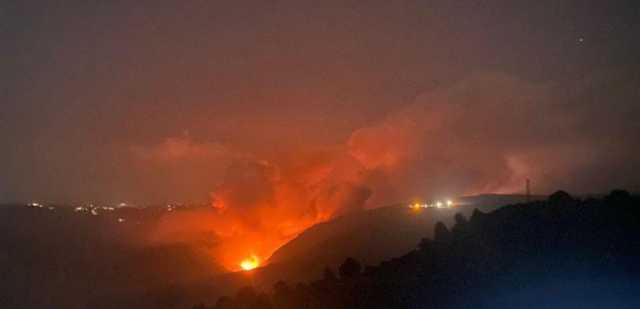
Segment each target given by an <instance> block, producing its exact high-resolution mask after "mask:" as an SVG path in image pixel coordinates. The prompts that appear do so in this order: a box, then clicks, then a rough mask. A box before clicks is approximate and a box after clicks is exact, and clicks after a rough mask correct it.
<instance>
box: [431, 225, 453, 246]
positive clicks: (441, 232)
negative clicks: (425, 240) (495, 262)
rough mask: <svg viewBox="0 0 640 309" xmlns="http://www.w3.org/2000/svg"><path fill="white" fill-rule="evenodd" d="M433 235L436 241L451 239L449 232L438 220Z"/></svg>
mask: <svg viewBox="0 0 640 309" xmlns="http://www.w3.org/2000/svg"><path fill="white" fill-rule="evenodd" d="M433 237H434V239H435V240H436V241H438V242H447V241H449V240H451V232H450V231H449V229H448V228H447V226H446V225H444V223H442V222H440V221H439V222H438V223H436V226H435V228H434V233H433Z"/></svg>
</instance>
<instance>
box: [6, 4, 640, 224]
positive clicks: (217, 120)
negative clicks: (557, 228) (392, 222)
mask: <svg viewBox="0 0 640 309" xmlns="http://www.w3.org/2000/svg"><path fill="white" fill-rule="evenodd" d="M0 39H1V41H2V43H1V45H0V50H1V52H2V53H1V55H2V57H1V58H0V87H1V88H0V146H1V149H2V151H0V171H1V172H0V202H27V201H32V200H36V201H45V202H60V203H76V202H89V201H95V202H108V203H114V202H121V201H127V202H137V203H165V202H174V201H183V202H192V201H197V202H206V203H209V202H213V204H214V206H216V207H221V208H238V209H249V208H254V207H267V208H268V207H276V208H278V207H280V208H283V207H284V208H287V209H288V210H287V212H286V214H283V215H282V216H283V218H284V217H288V218H290V216H291V215H292V214H295V216H294V218H299V217H308V216H312V217H314V218H321V217H323V216H331V215H334V214H336V213H338V212H340V211H342V210H343V209H345V207H356V208H358V207H375V206H380V205H383V204H385V203H391V202H398V201H404V200H409V199H413V198H426V197H430V196H436V195H444V194H448V195H459V194H474V193H482V192H521V191H522V190H523V187H524V179H525V178H530V179H531V181H532V188H533V191H534V193H549V192H551V191H554V190H556V189H565V190H568V191H570V192H573V193H597V192H605V191H609V190H610V189H612V188H614V187H622V188H626V189H630V190H639V189H640V172H639V171H640V156H638V150H640V149H639V148H640V147H639V145H640V120H639V119H640V118H639V117H640V56H639V55H640V5H639V4H638V1H602V0H597V1H586V0H584V1H558V0H553V1H547V0H540V1H519V0H515V1H449V0H447V1H386V0H385V1H254V2H246V1H160V0H154V1H146V0H140V1H3V2H2V4H0ZM289 211H291V212H289ZM310 213H312V215H310Z"/></svg>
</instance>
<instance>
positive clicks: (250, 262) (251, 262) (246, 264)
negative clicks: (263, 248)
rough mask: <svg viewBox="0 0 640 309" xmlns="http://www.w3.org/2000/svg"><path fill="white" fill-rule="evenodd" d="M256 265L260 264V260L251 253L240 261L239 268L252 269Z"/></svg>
mask: <svg viewBox="0 0 640 309" xmlns="http://www.w3.org/2000/svg"><path fill="white" fill-rule="evenodd" d="M258 266H260V261H259V260H258V257H256V256H255V255H252V256H250V257H248V258H246V259H244V260H242V262H240V268H242V270H244V271H249V270H252V269H254V268H257V267H258Z"/></svg>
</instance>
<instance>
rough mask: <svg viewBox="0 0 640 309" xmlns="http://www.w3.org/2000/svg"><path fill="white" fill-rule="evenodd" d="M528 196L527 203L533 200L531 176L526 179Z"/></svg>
mask: <svg viewBox="0 0 640 309" xmlns="http://www.w3.org/2000/svg"><path fill="white" fill-rule="evenodd" d="M525 186H526V196H527V203H528V202H530V201H531V184H530V181H529V178H527V179H526V183H525Z"/></svg>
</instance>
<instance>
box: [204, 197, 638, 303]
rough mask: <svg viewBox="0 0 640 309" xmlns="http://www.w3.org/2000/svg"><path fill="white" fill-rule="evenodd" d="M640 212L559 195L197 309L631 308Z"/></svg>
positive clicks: (625, 202) (632, 201) (631, 205)
mask: <svg viewBox="0 0 640 309" xmlns="http://www.w3.org/2000/svg"><path fill="white" fill-rule="evenodd" d="M639 206H640V205H638V198H637V197H635V196H631V195H629V194H628V193H627V192H626V191H619V190H616V191H613V192H611V194H609V195H608V196H606V197H604V198H602V199H585V200H578V199H574V198H572V197H571V196H570V195H569V194H567V193H565V192H562V191H559V192H557V193H555V194H553V195H552V196H550V197H549V199H548V200H546V201H538V202H531V203H526V204H517V205H511V206H507V207H504V208H501V209H499V210H496V211H493V212H491V213H488V214H485V213H482V212H480V211H478V210H476V211H474V213H473V215H472V216H471V217H470V218H468V219H467V218H465V217H464V216H462V215H457V216H456V218H455V221H456V223H455V224H454V225H453V227H452V228H451V229H449V228H447V226H445V225H444V224H442V223H439V224H437V225H436V227H435V233H434V237H433V239H426V238H425V239H423V240H422V241H421V243H420V244H419V246H418V247H417V249H416V250H414V251H412V252H410V253H408V254H406V255H404V256H402V257H399V258H395V259H393V260H390V261H386V262H383V263H382V264H380V265H379V266H375V267H372V266H362V265H360V263H359V262H358V261H356V260H353V259H347V260H346V261H345V262H344V263H343V264H342V265H341V266H340V267H339V269H338V270H337V271H336V272H334V271H332V270H331V269H326V271H325V274H324V277H323V278H322V279H319V280H317V281H313V282H310V283H298V284H294V285H292V284H288V283H285V282H278V283H276V284H275V286H274V287H273V290H272V291H269V292H259V291H256V290H255V289H253V288H251V287H246V288H243V289H241V290H240V291H238V292H237V294H236V295H235V296H232V297H222V298H220V299H219V300H218V301H217V303H216V304H210V305H203V304H201V305H196V306H195V307H194V308H198V309H202V308H215V309H226V308H236V309H238V308H239V309H242V308H246V309H249V308H263V309H267V308H274V309H275V308H277V309H293V308H296V309H297V308H332V309H338V308H499V307H511V308H513V307H520V308H534V307H543V308H562V307H575V308H587V307H588V308H603V307H608V308H613V307H615V308H633V307H638V305H640V297H639V296H638V295H640V293H638V292H640V277H638V275H639V274H640V263H639V262H640V259H639V257H640V238H639V236H640V224H639V223H640V207H639Z"/></svg>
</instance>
